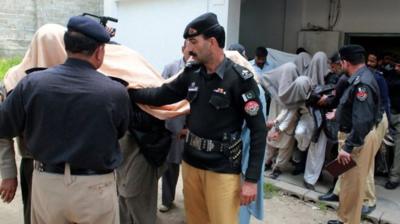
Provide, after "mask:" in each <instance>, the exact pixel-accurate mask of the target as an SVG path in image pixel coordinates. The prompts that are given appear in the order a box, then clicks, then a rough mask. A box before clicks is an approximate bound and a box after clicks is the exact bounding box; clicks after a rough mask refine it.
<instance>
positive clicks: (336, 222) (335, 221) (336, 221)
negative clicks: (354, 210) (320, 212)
mask: <svg viewBox="0 0 400 224" xmlns="http://www.w3.org/2000/svg"><path fill="white" fill-rule="evenodd" d="M328 224H343V222H341V221H339V220H329V221H328Z"/></svg>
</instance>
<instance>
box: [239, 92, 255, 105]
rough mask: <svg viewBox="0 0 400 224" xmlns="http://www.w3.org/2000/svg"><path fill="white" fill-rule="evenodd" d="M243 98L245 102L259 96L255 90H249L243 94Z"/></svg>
mask: <svg viewBox="0 0 400 224" xmlns="http://www.w3.org/2000/svg"><path fill="white" fill-rule="evenodd" d="M242 98H243V101H244V102H248V101H250V100H254V99H256V98H257V94H256V93H255V91H253V90H249V91H247V92H245V93H243V94H242Z"/></svg>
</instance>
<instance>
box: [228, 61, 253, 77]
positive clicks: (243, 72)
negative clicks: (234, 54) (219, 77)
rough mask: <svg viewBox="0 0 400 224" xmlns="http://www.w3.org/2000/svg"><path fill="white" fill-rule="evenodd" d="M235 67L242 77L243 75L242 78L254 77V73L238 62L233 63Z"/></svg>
mask: <svg viewBox="0 0 400 224" xmlns="http://www.w3.org/2000/svg"><path fill="white" fill-rule="evenodd" d="M233 69H234V70H235V71H236V72H237V73H238V74H239V76H240V77H242V79H244V80H247V79H250V78H253V76H254V75H253V73H251V71H250V70H248V69H247V68H245V67H243V66H240V65H238V64H233Z"/></svg>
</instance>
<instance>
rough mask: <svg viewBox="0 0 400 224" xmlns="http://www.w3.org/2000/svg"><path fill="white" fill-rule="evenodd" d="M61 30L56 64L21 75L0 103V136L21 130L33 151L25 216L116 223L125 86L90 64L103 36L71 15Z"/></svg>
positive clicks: (100, 53)
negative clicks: (61, 53) (63, 56)
mask: <svg viewBox="0 0 400 224" xmlns="http://www.w3.org/2000/svg"><path fill="white" fill-rule="evenodd" d="M67 27H68V30H67V31H66V33H65V34H64V42H65V50H66V51H67V54H68V59H67V60H66V61H65V63H64V64H61V65H58V66H55V67H52V68H49V69H46V70H43V71H38V72H33V73H31V74H29V75H27V77H25V78H24V79H22V80H21V81H20V82H19V84H18V85H17V86H16V87H15V89H14V90H13V91H12V92H11V93H10V95H9V96H8V97H7V98H6V100H5V101H4V103H3V104H1V105H0V138H12V137H15V136H19V135H20V134H22V135H23V136H24V139H25V141H26V146H27V150H28V152H30V153H31V154H32V156H33V158H34V159H35V170H34V172H33V179H32V207H31V208H32V210H31V222H32V224H39V223H83V222H84V223H96V224H99V223H104V224H106V223H107V224H109V223H114V224H119V211H118V197H117V192H116V191H117V190H116V183H115V176H114V169H115V168H116V167H118V166H119V165H120V164H121V161H122V155H121V152H120V149H119V144H118V139H119V138H120V137H122V136H123V134H124V133H125V131H126V130H127V128H128V124H129V118H130V115H131V106H130V101H129V96H128V93H127V91H126V89H125V87H124V86H123V85H121V84H119V83H117V82H114V81H112V80H110V79H109V78H108V77H106V76H104V75H103V74H101V73H99V72H97V71H96V69H98V68H99V67H100V66H101V64H102V63H103V58H104V54H105V43H107V42H108V41H109V40H110V36H109V34H108V33H107V32H106V30H105V29H104V27H103V26H102V25H100V24H99V23H97V22H96V21H94V20H92V19H90V18H87V17H84V16H75V17H72V18H71V19H70V20H69V22H68V25H67Z"/></svg>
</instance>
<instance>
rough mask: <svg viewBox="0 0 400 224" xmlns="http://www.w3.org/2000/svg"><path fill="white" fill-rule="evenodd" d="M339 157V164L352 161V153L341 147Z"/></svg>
mask: <svg viewBox="0 0 400 224" xmlns="http://www.w3.org/2000/svg"><path fill="white" fill-rule="evenodd" d="M337 159H338V162H339V164H342V165H346V164H348V163H350V161H351V155H350V153H348V152H346V151H344V150H343V149H341V150H340V151H339V154H338V157H337Z"/></svg>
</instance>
